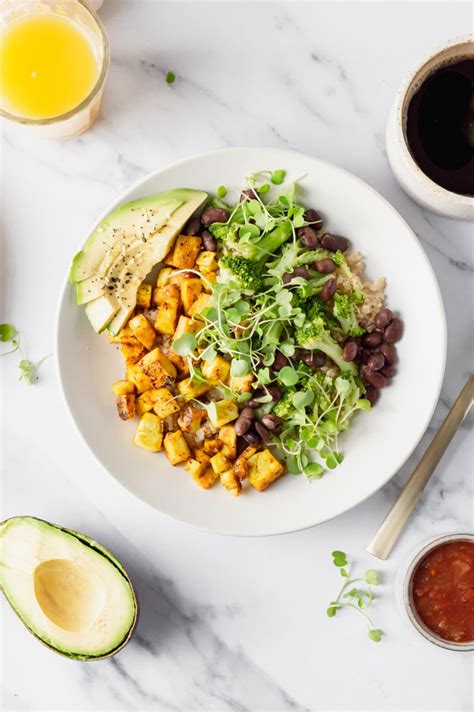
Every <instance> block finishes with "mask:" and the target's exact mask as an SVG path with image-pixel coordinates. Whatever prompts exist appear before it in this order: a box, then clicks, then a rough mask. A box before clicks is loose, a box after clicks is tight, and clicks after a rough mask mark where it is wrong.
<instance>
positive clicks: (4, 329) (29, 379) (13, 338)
mask: <svg viewBox="0 0 474 712" xmlns="http://www.w3.org/2000/svg"><path fill="white" fill-rule="evenodd" d="M20 338H21V337H20V333H19V331H17V329H16V328H15V327H14V326H13V324H0V342H3V343H9V344H11V345H12V347H13V348H11V349H10V350H9V351H5V352H4V353H2V354H0V356H9V355H10V354H14V353H16V352H17V351H18V352H19V353H20V355H21V359H20V361H19V363H18V370H19V372H20V375H19V377H18V380H19V381H25V382H26V383H27V384H28V385H29V386H31V385H33V384H34V383H36V381H37V380H38V369H39V367H40V366H41V364H42V363H43V361H45V360H46V359H47V358H49V356H44V357H43V358H42V359H40V360H39V361H36V362H33V361H29V360H28V359H26V358H25V354H24V353H23V349H22V347H21V343H20Z"/></svg>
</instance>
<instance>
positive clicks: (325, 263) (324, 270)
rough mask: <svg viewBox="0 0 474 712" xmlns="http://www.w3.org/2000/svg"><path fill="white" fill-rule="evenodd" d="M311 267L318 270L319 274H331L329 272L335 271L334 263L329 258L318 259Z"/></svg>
mask: <svg viewBox="0 0 474 712" xmlns="http://www.w3.org/2000/svg"><path fill="white" fill-rule="evenodd" d="M313 267H314V269H315V270H316V272H320V273H321V274H331V272H335V271H336V265H335V263H334V262H333V261H332V260H330V259H329V258H327V259H325V260H318V261H317V262H315V263H314V265H313Z"/></svg>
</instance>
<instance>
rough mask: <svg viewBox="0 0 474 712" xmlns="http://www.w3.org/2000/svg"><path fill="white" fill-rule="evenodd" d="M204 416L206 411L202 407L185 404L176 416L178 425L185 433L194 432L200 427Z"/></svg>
mask: <svg viewBox="0 0 474 712" xmlns="http://www.w3.org/2000/svg"><path fill="white" fill-rule="evenodd" d="M205 416H206V411H205V410H203V409H202V408H194V407H193V406H192V405H187V406H186V407H185V408H183V410H182V411H181V413H180V414H179V416H178V425H179V427H180V428H181V430H182V431H183V432H185V433H195V432H197V431H198V430H199V428H200V427H201V422H202V419H203V418H204V417H205Z"/></svg>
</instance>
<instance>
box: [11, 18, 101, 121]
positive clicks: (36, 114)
mask: <svg viewBox="0 0 474 712" xmlns="http://www.w3.org/2000/svg"><path fill="white" fill-rule="evenodd" d="M98 75H99V68H98V66H97V61H96V58H95V56H94V52H93V49H92V47H91V45H90V43H89V41H88V39H87V37H86V35H85V34H84V33H83V32H82V31H81V30H80V29H79V28H78V26H76V25H75V24H74V23H73V22H72V21H71V20H69V19H67V18H66V17H61V16H59V15H53V14H52V13H41V14H31V15H27V16H24V17H21V18H19V19H17V20H15V21H13V22H11V23H10V24H9V25H8V26H7V27H6V29H5V30H4V31H3V32H2V33H1V34H0V95H1V104H2V106H3V108H4V109H5V110H6V111H8V112H10V113H11V114H14V115H16V116H21V117H24V118H27V119H48V118H51V117H54V116H59V115H61V114H64V113H66V112H68V111H71V110H72V109H74V108H75V107H77V106H78V105H79V104H80V103H81V102H82V101H83V100H84V99H85V98H86V97H87V96H88V95H89V94H90V92H91V91H92V89H93V88H94V85H95V84H96V82H97V79H98Z"/></svg>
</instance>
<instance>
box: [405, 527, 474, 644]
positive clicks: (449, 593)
mask: <svg viewBox="0 0 474 712" xmlns="http://www.w3.org/2000/svg"><path fill="white" fill-rule="evenodd" d="M412 595H413V603H414V606H415V608H416V610H417V612H418V616H419V617H420V619H421V620H422V621H423V623H424V624H425V625H426V627H427V628H429V629H430V630H431V631H432V632H433V633H434V634H435V635H437V636H438V637H439V638H443V640H449V641H450V642H453V643H471V642H473V641H474V542H473V541H467V540H465V539H459V540H457V541H450V542H447V543H446V544H440V546H438V547H436V549H433V550H432V551H430V553H429V554H427V555H426V556H425V558H424V559H422V560H421V562H420V563H419V564H418V566H417V567H416V569H415V572H414V574H413V577H412Z"/></svg>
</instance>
